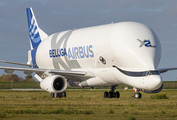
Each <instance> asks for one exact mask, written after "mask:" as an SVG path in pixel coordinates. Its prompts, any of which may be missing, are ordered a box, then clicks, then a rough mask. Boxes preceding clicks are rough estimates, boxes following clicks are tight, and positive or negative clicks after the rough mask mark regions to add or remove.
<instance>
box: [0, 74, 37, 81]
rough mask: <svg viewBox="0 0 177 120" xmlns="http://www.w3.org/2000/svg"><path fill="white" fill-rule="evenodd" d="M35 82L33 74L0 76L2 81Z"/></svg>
mask: <svg viewBox="0 0 177 120" xmlns="http://www.w3.org/2000/svg"><path fill="white" fill-rule="evenodd" d="M11 81H13V82H35V80H34V79H33V78H32V76H31V75H27V76H25V78H22V77H19V76H18V75H16V74H2V75H1V76H0V82H11Z"/></svg>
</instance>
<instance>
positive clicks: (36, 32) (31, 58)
mask: <svg viewBox="0 0 177 120" xmlns="http://www.w3.org/2000/svg"><path fill="white" fill-rule="evenodd" d="M26 12H27V20H28V30H29V38H30V45H31V51H29V52H28V64H31V62H32V65H33V68H38V66H37V65H36V60H35V57H36V50H37V48H38V46H39V44H40V43H41V42H42V40H44V39H45V38H46V37H48V35H47V34H46V33H44V32H43V31H42V30H41V29H40V28H39V26H38V24H37V21H36V18H35V16H34V13H33V10H32V8H31V7H30V8H26ZM29 54H31V55H29Z"/></svg>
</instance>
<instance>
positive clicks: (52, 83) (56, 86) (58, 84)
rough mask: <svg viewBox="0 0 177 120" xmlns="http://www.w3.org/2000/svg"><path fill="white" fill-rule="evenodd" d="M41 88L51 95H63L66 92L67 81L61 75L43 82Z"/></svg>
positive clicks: (49, 77)
mask: <svg viewBox="0 0 177 120" xmlns="http://www.w3.org/2000/svg"><path fill="white" fill-rule="evenodd" d="M40 87H41V88H42V89H43V90H45V91H47V92H50V93H61V92H63V91H65V90H66V87H67V80H66V79H65V78H64V77H62V76H60V75H52V76H48V77H47V78H45V79H44V80H42V81H41V83H40Z"/></svg>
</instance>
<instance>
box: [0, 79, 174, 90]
mask: <svg viewBox="0 0 177 120" xmlns="http://www.w3.org/2000/svg"><path fill="white" fill-rule="evenodd" d="M0 89H41V88H40V83H39V82H0ZM68 89H83V88H70V87H68ZM84 89H90V88H84ZM94 89H110V87H96V88H94ZM117 89H133V87H131V86H127V85H124V84H122V85H119V86H118V87H117ZM164 89H177V81H168V82H167V81H165V82H164Z"/></svg>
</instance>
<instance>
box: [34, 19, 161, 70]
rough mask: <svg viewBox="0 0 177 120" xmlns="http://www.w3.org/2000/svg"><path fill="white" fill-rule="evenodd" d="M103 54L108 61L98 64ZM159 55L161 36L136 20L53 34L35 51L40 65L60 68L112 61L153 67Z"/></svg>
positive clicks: (125, 65)
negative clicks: (159, 38)
mask: <svg viewBox="0 0 177 120" xmlns="http://www.w3.org/2000/svg"><path fill="white" fill-rule="evenodd" d="M122 53H124V54H122ZM125 54H126V55H125ZM100 56H104V59H105V60H106V64H104V65H101V66H100V65H98V64H97V59H99V58H100ZM140 56H141V57H140ZM130 58H131V60H130ZM160 58H161V45H160V42H159V40H158V37H157V36H156V34H155V33H154V32H153V31H152V30H151V29H150V28H149V27H147V26H145V25H143V24H141V23H136V22H120V23H115V24H108V25H102V26H97V27H88V28H82V29H76V30H70V31H64V32H58V33H54V34H53V35H50V36H49V37H48V38H46V39H45V40H44V41H43V42H42V43H41V44H40V45H39V47H38V49H37V53H36V62H37V65H38V66H39V68H47V69H60V70H68V67H69V68H71V69H80V68H82V69H89V68H92V69H96V68H103V67H110V66H112V65H113V64H115V65H117V66H119V67H121V68H124V69H126V70H153V69H157V67H158V64H159V61H160ZM71 62H72V63H73V64H75V65H72V64H70V63H71ZM85 62H86V63H87V64H85ZM66 66H68V67H66ZM71 69H69V70H71Z"/></svg>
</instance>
